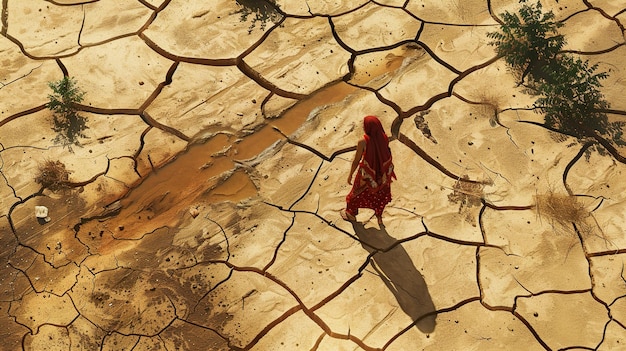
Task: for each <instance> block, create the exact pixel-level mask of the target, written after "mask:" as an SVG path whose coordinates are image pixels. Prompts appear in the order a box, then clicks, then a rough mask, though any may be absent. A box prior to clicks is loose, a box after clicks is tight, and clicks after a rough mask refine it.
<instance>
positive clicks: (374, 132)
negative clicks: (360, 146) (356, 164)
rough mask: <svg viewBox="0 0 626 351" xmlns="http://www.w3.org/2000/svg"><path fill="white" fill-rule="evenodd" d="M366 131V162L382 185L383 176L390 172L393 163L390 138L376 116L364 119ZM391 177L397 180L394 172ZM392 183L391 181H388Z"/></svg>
mask: <svg viewBox="0 0 626 351" xmlns="http://www.w3.org/2000/svg"><path fill="white" fill-rule="evenodd" d="M363 126H364V129H365V135H364V136H363V137H364V138H365V145H366V146H365V155H364V160H365V161H367V164H368V165H369V166H370V167H371V171H373V172H374V174H372V177H374V179H375V180H376V183H378V184H381V183H382V180H383V176H384V175H385V174H386V173H387V172H388V170H389V167H390V166H392V163H391V150H389V138H387V134H385V130H384V129H383V125H382V124H381V123H380V120H379V119H378V118H376V117H375V116H366V117H365V118H364V119H363ZM391 173H392V174H391V177H393V178H395V174H394V173H393V171H392V172H391ZM388 181H391V179H388Z"/></svg>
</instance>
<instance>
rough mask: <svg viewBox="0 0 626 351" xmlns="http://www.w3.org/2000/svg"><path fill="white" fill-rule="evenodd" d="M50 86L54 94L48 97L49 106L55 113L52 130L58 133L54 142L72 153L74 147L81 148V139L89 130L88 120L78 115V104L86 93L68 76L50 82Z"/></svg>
mask: <svg viewBox="0 0 626 351" xmlns="http://www.w3.org/2000/svg"><path fill="white" fill-rule="evenodd" d="M48 86H49V87H50V89H52V92H53V93H52V94H50V95H48V99H49V100H50V101H49V102H48V105H47V106H48V108H49V109H50V110H51V111H52V112H53V116H52V118H53V120H52V122H53V126H52V130H54V131H55V132H56V133H57V136H56V137H55V138H54V142H55V143H56V144H61V145H63V146H64V147H65V146H67V147H68V149H69V150H70V151H72V145H76V146H80V145H81V144H80V141H79V138H84V137H86V136H85V134H84V133H83V131H84V130H85V129H87V128H88V127H87V118H86V117H83V116H81V115H80V114H78V111H77V109H76V104H78V103H80V102H81V101H83V96H84V95H85V93H84V92H83V91H81V90H80V88H79V87H78V86H77V85H76V81H75V80H74V79H73V78H69V77H67V76H64V77H63V79H61V80H59V81H56V82H49V83H48Z"/></svg>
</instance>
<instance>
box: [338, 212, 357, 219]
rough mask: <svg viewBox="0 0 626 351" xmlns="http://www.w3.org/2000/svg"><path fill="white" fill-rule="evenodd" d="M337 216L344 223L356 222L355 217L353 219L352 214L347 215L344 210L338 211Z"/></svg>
mask: <svg viewBox="0 0 626 351" xmlns="http://www.w3.org/2000/svg"><path fill="white" fill-rule="evenodd" d="M339 214H340V215H341V218H342V219H343V220H344V221H348V222H356V217H354V216H353V215H352V214H350V213H348V212H347V211H346V210H341V211H339Z"/></svg>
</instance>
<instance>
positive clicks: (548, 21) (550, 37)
mask: <svg viewBox="0 0 626 351" xmlns="http://www.w3.org/2000/svg"><path fill="white" fill-rule="evenodd" d="M520 3H522V4H523V5H522V6H521V8H520V9H519V15H518V14H512V13H509V12H505V13H503V14H502V15H501V16H502V18H503V23H502V25H501V26H500V31H498V32H490V33H488V34H487V37H489V38H491V39H492V41H491V42H490V43H489V44H490V45H495V46H496V51H497V53H498V55H501V56H502V57H504V59H505V61H506V63H507V65H508V67H509V68H510V69H511V71H512V72H513V73H514V74H515V75H517V78H518V80H519V84H520V85H521V84H524V79H525V78H527V81H526V84H524V87H525V88H526V92H527V93H530V94H532V95H539V96H540V97H539V98H538V99H537V100H536V101H535V103H534V107H535V109H536V111H537V112H541V113H543V114H544V115H545V125H546V126H547V127H549V128H552V129H555V130H558V131H560V132H562V133H564V134H567V135H571V136H574V137H576V138H578V139H585V138H594V139H596V138H608V139H610V140H612V141H613V142H614V143H615V144H617V145H626V142H624V140H622V134H623V131H622V128H623V127H624V126H625V125H626V122H610V121H609V119H608V116H607V114H606V111H607V110H608V108H609V103H608V102H607V101H606V100H605V99H604V95H603V94H602V92H601V91H600V89H601V88H602V84H601V83H600V81H602V80H604V79H606V78H607V77H608V74H607V73H606V72H597V71H598V65H597V64H596V65H590V64H589V61H583V60H581V59H580V58H575V57H573V56H572V55H568V54H564V53H561V52H560V50H561V49H562V47H563V45H564V44H565V38H564V37H563V36H562V35H560V34H558V31H557V30H558V28H560V27H562V26H563V24H562V23H560V22H558V21H555V16H554V14H553V13H552V11H550V12H548V13H543V11H542V7H541V3H540V2H537V3H536V4H535V5H528V4H526V0H520Z"/></svg>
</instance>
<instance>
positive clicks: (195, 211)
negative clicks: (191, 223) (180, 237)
mask: <svg viewBox="0 0 626 351" xmlns="http://www.w3.org/2000/svg"><path fill="white" fill-rule="evenodd" d="M189 214H190V215H191V217H193V218H196V217H198V215H199V214H200V211H198V209H197V208H195V207H194V208H190V209H189Z"/></svg>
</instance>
